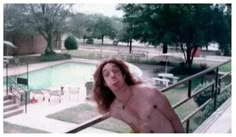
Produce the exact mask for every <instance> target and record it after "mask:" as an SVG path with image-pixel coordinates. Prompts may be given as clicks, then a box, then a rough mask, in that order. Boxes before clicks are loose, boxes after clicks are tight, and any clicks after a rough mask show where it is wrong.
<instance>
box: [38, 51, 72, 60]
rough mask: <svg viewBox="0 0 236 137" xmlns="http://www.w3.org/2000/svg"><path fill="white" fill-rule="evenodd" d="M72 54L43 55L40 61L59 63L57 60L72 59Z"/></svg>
mask: <svg viewBox="0 0 236 137" xmlns="http://www.w3.org/2000/svg"><path fill="white" fill-rule="evenodd" d="M70 58H71V55H70V54H56V53H54V54H42V55H41V56H40V61H57V60H64V59H70Z"/></svg>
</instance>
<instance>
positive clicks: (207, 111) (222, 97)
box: [194, 83, 231, 122]
mask: <svg viewBox="0 0 236 137" xmlns="http://www.w3.org/2000/svg"><path fill="white" fill-rule="evenodd" d="M207 84H208V83H204V84H201V85H199V86H198V87H196V88H195V90H198V89H200V88H203V87H205V86H206V85H207ZM222 87H224V83H222ZM230 96H231V89H227V90H226V91H223V92H222V93H220V94H218V95H217V100H216V108H218V107H220V105H221V104H223V103H224V102H225V101H226V100H227V99H228V98H229V97H230ZM210 97H211V88H207V89H206V90H205V91H203V92H202V93H200V94H198V95H197V96H195V97H194V101H195V102H196V103H197V105H198V106H201V105H202V104H203V103H205V102H206V101H207V100H208V99H210ZM202 112H203V118H202V121H204V120H206V119H207V118H208V117H209V116H210V115H211V114H212V113H213V112H214V101H213V100H212V101H211V102H210V103H209V104H207V105H206V107H204V108H203V109H202ZM202 121H201V122H202Z"/></svg>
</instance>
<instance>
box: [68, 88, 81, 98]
mask: <svg viewBox="0 0 236 137" xmlns="http://www.w3.org/2000/svg"><path fill="white" fill-rule="evenodd" d="M79 92H80V88H79V87H69V99H70V98H71V96H74V97H77V99H78V100H79Z"/></svg>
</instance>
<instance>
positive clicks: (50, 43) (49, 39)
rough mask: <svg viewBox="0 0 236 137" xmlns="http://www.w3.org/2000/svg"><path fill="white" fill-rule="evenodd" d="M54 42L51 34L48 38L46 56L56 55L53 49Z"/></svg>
mask: <svg viewBox="0 0 236 137" xmlns="http://www.w3.org/2000/svg"><path fill="white" fill-rule="evenodd" d="M52 45H53V41H52V34H49V35H48V37H47V48H46V51H45V54H53V53H55V52H54V51H53V49H52Z"/></svg>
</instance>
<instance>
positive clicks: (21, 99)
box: [8, 77, 28, 113]
mask: <svg viewBox="0 0 236 137" xmlns="http://www.w3.org/2000/svg"><path fill="white" fill-rule="evenodd" d="M8 80H9V84H10V88H11V90H10V91H11V93H12V94H13V96H14V97H15V98H16V99H18V100H19V101H20V102H21V103H22V102H24V103H25V113H27V96H28V95H27V94H28V93H27V91H26V90H25V89H24V88H23V87H21V86H20V85H19V84H18V83H17V82H15V81H14V80H13V79H11V78H10V77H8ZM13 84H14V85H15V87H14V86H12V85H13ZM12 88H14V89H15V90H12ZM19 89H20V90H21V91H23V92H24V95H25V99H23V97H22V95H21V92H20V91H19ZM13 91H16V92H17V93H18V94H19V95H20V96H21V97H20V98H18V97H17V95H16V94H15V93H14V92H13Z"/></svg>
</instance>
